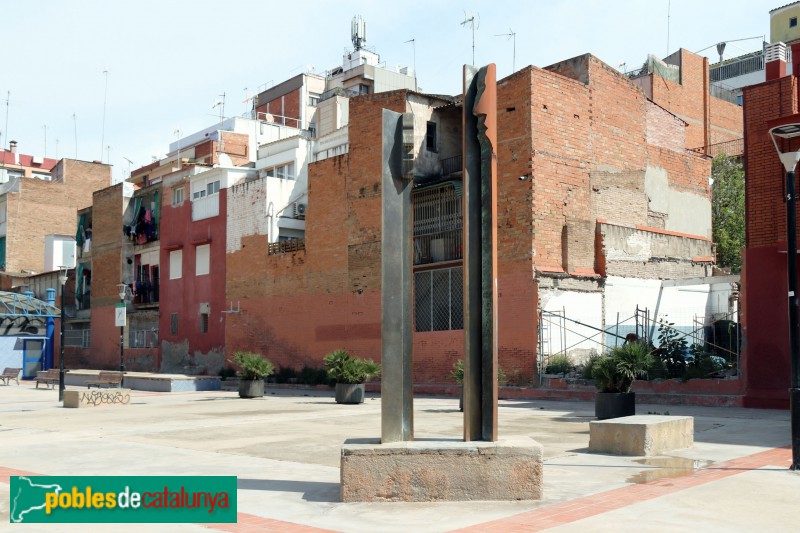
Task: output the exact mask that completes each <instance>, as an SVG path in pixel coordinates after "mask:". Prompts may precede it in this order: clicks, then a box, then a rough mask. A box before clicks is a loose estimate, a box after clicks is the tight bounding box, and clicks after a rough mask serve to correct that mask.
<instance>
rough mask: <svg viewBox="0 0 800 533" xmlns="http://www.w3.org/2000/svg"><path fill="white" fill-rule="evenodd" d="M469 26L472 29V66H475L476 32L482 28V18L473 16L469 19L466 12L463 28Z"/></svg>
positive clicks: (476, 15)
mask: <svg viewBox="0 0 800 533" xmlns="http://www.w3.org/2000/svg"><path fill="white" fill-rule="evenodd" d="M467 24H469V27H470V29H472V64H473V65H474V64H475V30H477V29H478V28H480V27H481V17H480V15H478V14H475V15H472V16H471V17H469V18H467V13H466V11H465V12H464V21H463V22H462V23H461V25H462V26H465V27H466V25H467Z"/></svg>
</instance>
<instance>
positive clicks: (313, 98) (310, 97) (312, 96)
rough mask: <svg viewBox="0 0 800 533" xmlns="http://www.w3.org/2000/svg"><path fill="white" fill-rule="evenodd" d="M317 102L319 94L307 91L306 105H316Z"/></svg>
mask: <svg viewBox="0 0 800 533" xmlns="http://www.w3.org/2000/svg"><path fill="white" fill-rule="evenodd" d="M318 104H319V95H318V94H314V93H309V95H308V105H311V106H316V105H318Z"/></svg>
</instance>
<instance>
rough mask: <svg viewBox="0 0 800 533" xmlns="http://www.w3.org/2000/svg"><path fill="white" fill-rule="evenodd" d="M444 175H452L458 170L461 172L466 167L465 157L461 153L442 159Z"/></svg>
mask: <svg viewBox="0 0 800 533" xmlns="http://www.w3.org/2000/svg"><path fill="white" fill-rule="evenodd" d="M441 162H442V176H445V177H447V176H450V175H452V174H455V173H457V172H461V171H462V170H463V168H464V164H463V158H462V157H461V156H460V155H456V156H453V157H448V158H447V159H442V161H441Z"/></svg>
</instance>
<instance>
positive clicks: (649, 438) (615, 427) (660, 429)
mask: <svg viewBox="0 0 800 533" xmlns="http://www.w3.org/2000/svg"><path fill="white" fill-rule="evenodd" d="M693 445H694V418H693V417H691V416H658V415H636V416H624V417H622V418H611V419H608V420H597V421H592V422H590V423H589V451H590V452H599V453H612V454H616V455H637V456H648V455H659V454H661V453H664V452H666V451H670V450H679V449H682V448H691V447H692V446H693Z"/></svg>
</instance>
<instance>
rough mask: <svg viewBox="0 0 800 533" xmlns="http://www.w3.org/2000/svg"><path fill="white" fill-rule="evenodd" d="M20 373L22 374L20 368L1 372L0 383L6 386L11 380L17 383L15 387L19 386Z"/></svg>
mask: <svg viewBox="0 0 800 533" xmlns="http://www.w3.org/2000/svg"><path fill="white" fill-rule="evenodd" d="M21 373H22V369H21V368H6V369H4V370H3V373H2V374H0V381H2V382H4V383H5V384H6V385H8V382H9V381H11V380H12V379H13V380H15V381H16V382H17V385H18V386H19V375H20V374H21Z"/></svg>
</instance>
